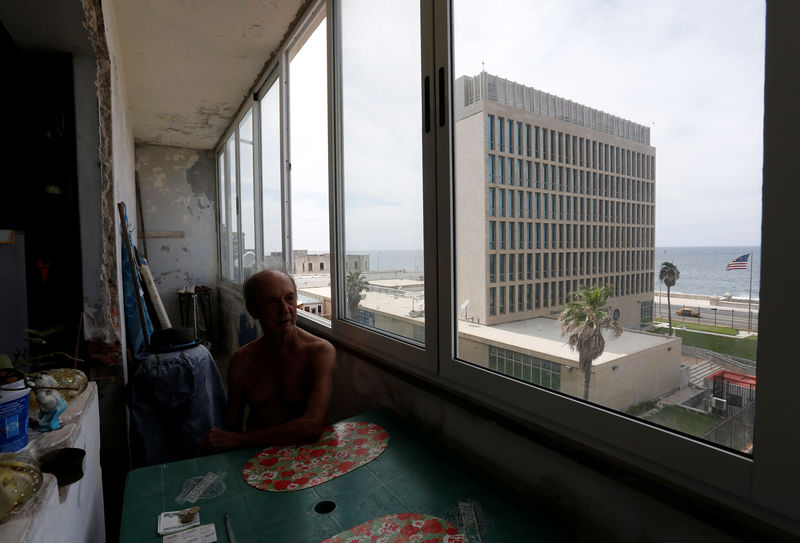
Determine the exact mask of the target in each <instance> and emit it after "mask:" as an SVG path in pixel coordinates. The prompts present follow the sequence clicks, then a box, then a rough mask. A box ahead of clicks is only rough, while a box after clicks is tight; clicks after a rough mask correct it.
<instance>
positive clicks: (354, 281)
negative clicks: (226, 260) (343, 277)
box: [345, 270, 367, 319]
mask: <svg viewBox="0 0 800 543" xmlns="http://www.w3.org/2000/svg"><path fill="white" fill-rule="evenodd" d="M365 288H367V280H366V279H365V278H364V276H362V275H361V272H360V271H357V270H356V271H349V272H347V284H346V286H345V295H346V297H347V316H348V317H349V318H351V319H354V318H356V309H358V304H359V303H360V302H361V291H362V290H364V289H365Z"/></svg>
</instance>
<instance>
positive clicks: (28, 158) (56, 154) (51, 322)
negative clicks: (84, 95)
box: [0, 30, 83, 354]
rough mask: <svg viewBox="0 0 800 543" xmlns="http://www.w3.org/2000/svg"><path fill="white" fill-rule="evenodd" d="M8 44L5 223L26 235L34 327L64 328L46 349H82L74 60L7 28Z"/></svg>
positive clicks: (1, 205) (1, 224) (0, 208)
mask: <svg viewBox="0 0 800 543" xmlns="http://www.w3.org/2000/svg"><path fill="white" fill-rule="evenodd" d="M2 47H3V54H2V56H3V66H4V68H5V70H4V71H5V73H4V76H5V77H4V78H3V79H4V84H3V85H2V96H3V102H2V103H3V104H4V105H5V108H4V109H5V111H4V116H5V119H4V121H5V122H4V123H3V125H4V130H3V131H2V134H3V135H2V138H3V140H2V141H3V147H2V148H3V149H4V150H5V157H6V160H5V161H4V164H3V167H2V170H0V171H2V172H3V174H2V178H3V182H2V185H1V186H2V192H3V195H2V197H0V228H2V229H13V230H22V231H24V232H25V265H26V277H27V286H28V293H27V300H28V326H29V327H30V328H33V329H38V330H42V329H48V328H51V327H63V331H61V332H58V333H56V334H53V335H52V336H50V338H49V339H48V345H47V346H46V350H47V351H54V350H58V351H64V352H67V353H70V354H74V351H75V345H76V338H77V334H78V326H79V322H80V316H81V312H82V303H83V293H82V288H81V252H80V231H79V228H80V215H79V211H78V186H77V168H76V151H75V143H76V142H75V114H74V111H75V108H74V96H73V73H72V72H73V70H72V57H71V55H69V54H59V53H28V52H24V51H21V50H19V49H18V48H17V47H16V45H15V44H14V43H13V41H12V40H11V39H10V38H9V37H8V34H7V33H6V32H5V31H4V30H3V39H2ZM36 348H37V346H36V345H32V346H31V350H32V352H34V353H35V352H36Z"/></svg>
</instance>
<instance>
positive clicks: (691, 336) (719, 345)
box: [653, 328, 758, 361]
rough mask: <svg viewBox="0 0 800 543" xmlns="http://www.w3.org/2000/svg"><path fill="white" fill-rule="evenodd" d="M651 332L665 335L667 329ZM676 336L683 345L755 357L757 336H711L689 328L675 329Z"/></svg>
mask: <svg viewBox="0 0 800 543" xmlns="http://www.w3.org/2000/svg"><path fill="white" fill-rule="evenodd" d="M653 332H655V333H657V334H664V335H667V334H668V333H669V330H668V329H667V328H656V329H655V330H653ZM675 333H676V335H677V336H678V337H680V338H681V339H683V343H684V345H689V346H691V347H698V348H700V349H708V350H709V351H714V352H715V353H721V354H729V355H731V356H738V357H740V358H746V359H747V360H753V361H755V359H756V345H758V336H750V337H746V338H735V337H725V336H712V335H709V334H698V333H695V332H691V331H689V330H675Z"/></svg>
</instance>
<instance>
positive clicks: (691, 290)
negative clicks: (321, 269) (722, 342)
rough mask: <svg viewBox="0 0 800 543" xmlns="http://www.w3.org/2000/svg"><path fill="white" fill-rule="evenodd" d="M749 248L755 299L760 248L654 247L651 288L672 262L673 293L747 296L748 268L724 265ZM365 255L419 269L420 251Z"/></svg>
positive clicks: (394, 266) (378, 267)
mask: <svg viewBox="0 0 800 543" xmlns="http://www.w3.org/2000/svg"><path fill="white" fill-rule="evenodd" d="M750 251H753V257H752V260H753V262H750V263H748V266H753V299H758V292H759V289H758V287H759V284H760V283H759V280H760V271H761V248H760V247H747V246H740V247H656V249H655V277H656V280H655V285H654V287H655V288H654V290H655V292H658V291H659V289H661V290H662V291H664V292H666V287H664V284H663V283H661V282H660V281H658V270H659V268H660V267H661V263H662V262H672V263H673V264H675V265H676V266H677V267H678V271H680V273H681V276H680V279H678V282H677V283H676V284H675V286H674V287H672V290H673V291H674V292H682V293H684V294H706V295H709V296H721V295H723V294H725V293H730V294H731V295H733V296H734V297H735V298H747V295H748V291H749V288H750V268H749V267H748V269H746V270H732V271H725V266H727V265H728V263H729V262H730V261H731V260H733V259H734V258H737V257H740V256H742V255H744V254H748V253H750ZM354 252H358V253H360V254H364V253H367V254H369V265H370V269H372V270H375V271H387V270H403V269H404V270H406V271H423V265H424V258H423V254H422V250H418V251H354Z"/></svg>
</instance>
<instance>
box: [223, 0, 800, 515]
mask: <svg viewBox="0 0 800 543" xmlns="http://www.w3.org/2000/svg"><path fill="white" fill-rule="evenodd" d="M337 3H338V0H331V1H330V2H329V3H328V4H327V5H326V4H325V2H324V1H322V0H319V1H318V2H316V3H315V4H314V5H313V6H312V7H311V9H310V11H309V15H308V16H307V18H306V21H305V23H304V24H301V25H298V29H297V30H295V31H294V33H293V35H292V37H291V38H290V39H289V41H288V43H287V44H286V45H285V46H284V47H283V49H282V51H281V52H280V53H279V55H278V56H277V60H276V61H275V62H274V63H273V65H272V66H271V67H270V68H269V69H268V70H267V73H268V74H272V75H269V76H265V81H262V83H261V87H264V85H265V84H266V79H267V78H269V77H273V78H274V77H277V76H275V75H274V74H280V82H281V134H282V149H281V153H282V163H283V165H284V168H283V172H282V187H283V190H284V194H283V196H284V208H285V209H284V217H283V225H284V256H285V260H286V261H287V269H290V268H288V267H289V266H290V265H291V251H290V249H291V232H290V225H291V220H290V218H291V201H290V179H289V178H290V171H289V158H288V157H289V137H288V134H289V126H288V123H289V119H288V84H289V79H288V60H289V59H288V54H289V53H288V52H289V51H290V50H291V49H292V48H293V47H295V46H296V45H297V44H298V42H300V41H301V40H302V39H303V35H304V34H303V33H304V32H307V30H308V27H309V25H310V24H311V22H313V20H316V19H315V18H318V17H320V16H322V14H323V12H325V11H326V12H327V13H326V15H327V25H328V73H329V76H328V100H329V119H328V126H329V191H330V199H329V206H330V218H331V219H330V232H331V239H330V247H331V255H332V258H331V270H330V273H331V284H332V300H331V302H332V305H333V315H332V320H331V322H330V323H328V322H327V321H325V320H323V319H319V318H316V317H315V316H314V315H305V314H303V315H301V317H300V322H301V324H302V325H303V326H304V327H307V328H309V329H311V330H312V331H315V332H317V333H319V334H321V335H326V336H329V337H331V338H332V339H334V340H336V341H337V342H339V343H341V344H343V345H346V346H348V347H351V348H354V349H357V350H359V351H361V352H363V353H365V354H366V355H369V356H372V357H375V358H376V359H378V360H380V361H381V362H384V363H387V364H389V365H391V366H394V367H396V368H398V369H400V370H401V371H405V372H407V373H409V374H413V375H416V376H421V377H423V378H424V379H425V380H426V381H427V382H429V383H432V384H433V385H435V386H439V387H441V388H442V389H444V390H447V391H449V392H455V393H457V394H460V395H462V396H464V397H467V398H470V399H471V400H472V401H474V402H476V403H477V404H481V405H484V406H488V407H489V408H490V409H493V410H495V411H497V412H498V413H500V414H501V415H502V414H506V415H508V416H510V417H513V418H514V419H516V420H522V421H524V423H526V424H529V425H531V426H532V427H534V428H537V427H538V428H542V429H545V430H546V431H548V432H552V433H553V434H555V435H558V436H561V437H562V438H564V439H566V440H569V441H572V442H574V443H576V444H578V445H579V446H580V447H586V448H589V449H590V450H593V451H596V453H597V454H599V455H608V456H610V457H611V458H613V459H614V461H615V462H618V463H620V464H622V465H627V466H629V467H631V468H633V469H635V470H641V471H642V472H644V473H647V474H650V476H652V477H654V478H656V479H661V480H664V481H668V482H669V484H670V485H671V486H677V487H681V488H683V489H685V490H687V491H689V492H691V493H696V494H697V495H699V496H702V497H703V498H705V499H710V500H713V501H716V502H719V503H722V504H724V505H727V506H729V507H732V508H734V509H737V510H740V511H743V512H746V513H748V514H751V515H754V516H755V517H757V518H760V519H762V520H765V521H767V522H770V523H773V524H775V525H776V526H779V527H783V528H785V529H788V530H797V526H798V523H800V508H797V507H795V506H796V504H797V495H796V492H797V491H796V489H797V488H800V463H798V462H796V458H798V457H800V444H798V442H799V441H800V440H798V439H797V438H796V437H793V438H791V439H784V436H798V435H800V418H798V417H787V416H785V414H786V413H790V412H794V410H793V409H792V402H791V401H790V398H793V397H794V391H793V390H792V388H793V387H792V383H793V382H796V380H798V379H800V365H798V364H794V363H793V362H792V363H789V361H788V358H787V354H788V353H790V352H792V351H790V350H788V340H787V339H786V337H781V336H779V335H778V334H771V333H770V332H769V330H768V329H766V328H765V329H763V330H762V331H761V334H760V336H759V346H758V353H759V359H761V360H770V362H771V363H770V364H766V363H763V364H762V367H761V368H759V374H758V379H759V392H760V394H759V396H760V398H759V405H758V409H757V413H756V433H757V434H758V437H757V441H756V450H755V453H754V454H753V456H752V457H750V456H746V455H743V454H739V453H736V452H731V451H726V450H724V449H720V448H718V447H716V446H714V445H712V444H709V443H705V442H702V441H699V440H696V439H692V438H688V437H685V436H682V435H679V434H676V433H674V432H671V431H669V430H666V429H662V428H658V427H655V426H651V425H649V424H647V423H645V422H643V421H640V420H638V419H636V418H633V417H631V416H628V415H625V414H622V413H618V412H615V411H612V410H610V409H607V408H604V407H602V406H597V405H592V404H589V403H587V402H584V401H583V400H580V399H577V398H572V397H569V396H566V395H564V394H561V393H557V392H553V391H550V390H547V389H544V388H537V387H532V386H530V385H526V384H524V383H520V382H518V381H515V380H513V379H510V378H508V377H505V376H502V375H498V374H496V373H494V372H491V371H489V370H488V369H486V368H481V367H477V366H474V365H471V364H469V363H465V362H461V361H459V360H456V359H455V358H454V353H455V347H456V342H455V338H456V323H457V322H458V320H457V319H458V315H457V310H458V308H457V305H456V304H455V296H454V293H455V282H454V277H455V274H454V269H453V262H454V253H453V251H454V247H455V244H454V241H453V240H454V237H455V236H456V235H458V233H457V232H454V230H453V225H454V224H455V222H454V220H453V217H454V213H457V210H454V208H453V202H454V195H455V191H454V187H453V171H454V165H453V156H452V153H451V149H452V140H453V126H452V119H453V116H452V111H451V104H452V100H453V93H452V89H451V88H450V85H451V82H452V77H453V74H452V73H451V67H452V44H451V43H450V36H451V27H450V10H451V4H450V1H449V0H421V21H422V23H421V24H422V27H421V42H422V43H421V47H422V73H421V77H420V84H421V85H422V86H423V90H422V94H423V101H424V96H425V89H426V84H427V85H428V87H427V88H428V89H429V96H430V100H431V106H430V107H431V110H430V115H431V123H432V126H433V127H434V128H433V129H432V130H431V131H430V132H428V133H423V134H422V148H423V179H425V183H424V187H425V188H424V194H423V198H424V204H423V206H424V207H423V209H424V221H425V226H426V228H425V235H424V238H425V239H424V242H425V250H424V255H425V277H426V282H425V297H426V335H425V347H420V346H418V345H415V344H413V342H409V341H406V340H400V339H397V338H395V337H392V336H391V335H390V334H386V333H383V332H380V331H377V330H374V329H369V328H366V327H364V326H361V325H358V324H355V323H353V322H351V321H347V320H344V319H342V318H340V317H341V313H342V308H339V307H338V305H339V304H337V299H340V297H343V294H344V282H343V281H338V280H337V279H338V278H339V277H344V276H345V274H344V256H343V254H342V253H341V248H342V247H343V246H344V244H343V238H342V236H343V224H344V221H343V216H342V212H341V210H342V209H343V207H342V205H343V199H342V190H341V187H342V183H343V180H342V171H341V160H340V157H341V152H342V146H341V131H340V128H339V127H340V123H341V113H342V112H341V102H340V96H339V92H338V90H337V89H339V88H340V85H341V84H342V82H341V80H339V77H340V70H338V66H339V65H340V64H339V63H340V61H341V59H340V57H339V54H340V53H339V47H338V44H337V42H336V41H337V40H336V37H337V32H338V31H337V28H336V25H337V24H338V16H337V14H336V6H337ZM775 19H777V16H776V17H775ZM767 21H768V23H767V31H768V32H769V31H770V29H772V30H773V31H775V32H778V29H777V26H778V25H777V24H776V22H777V21H773V22H772V23H770V15H769V12H768V14H767ZM776 39H778V38H776ZM769 43H770V36H769V35H768V36H767V44H768V46H767V66H768V73H769V66H770V63H773V64H776V65H777V64H780V63H781V61H783V62H784V64H785V66H778V67H775V68H773V70H774V71H778V70H779V69H780V68H783V71H784V72H785V71H786V66H788V65H791V62H790V61H791V60H792V57H791V54H788V55H787V59H781V58H780V56H781V53H780V52H779V51H778V47H775V48H774V49H773V50H772V52H770V51H771V50H770V47H769ZM773 77H775V78H777V77H778V76H773ZM767 80H769V75H767ZM773 85H775V83H774V82H773ZM256 88H259V87H258V86H257V87H256ZM767 88H768V89H769V88H770V87H769V85H767ZM440 92H442V93H443V94H441V95H440ZM439 96H444V97H445V98H446V99H445V100H444V102H443V107H442V104H440V103H437V102H439V100H438V98H439ZM249 105H251V104H248V105H246V106H243V107H244V110H246V109H247V107H249ZM765 106H766V107H765V112H766V117H767V119H768V120H769V118H770V111H771V107H770V102H768V101H766V99H765ZM254 107H255V108H257V107H258V102H257V100H256V101H255V106H254ZM777 107H778V106H777V105H775V106H772V108H777ZM423 110H424V104H423ZM242 114H243V113H241V112H240V114H239V115H237V117H236V119H235V120H234V122H233V123H232V127H234V129H235V128H236V127H238V122H239V119H240V117H241V115H242ZM421 114H423V116H424V114H425V112H424V111H422V112H421ZM772 115H773V117H775V118H777V115H776V114H775V113H773V114H772ZM256 119H258V120H259V121H260V112H259V111H258V110H257V109H256V110H254V123H255V122H256ZM440 120H441V121H443V122H442V124H440V122H439V121H440ZM773 124H775V123H773ZM770 126H771V125H769V124H767V123H766V122H765V130H764V133H765V140H764V152H765V174H764V186H765V187H768V188H769V189H770V190H771V191H772V193H775V192H778V191H782V190H786V189H785V188H783V186H782V185H781V184H780V183H781V182H780V179H783V178H790V176H791V175H792V173H793V172H792V170H791V169H790V168H789V166H788V165H787V164H784V163H783V162H781V159H780V157H779V158H775V159H773V163H774V165H771V164H770V161H769V159H768V157H769V153H770V152H774V153H775V154H776V156H777V155H778V153H779V152H780V151H781V149H782V147H781V146H782V145H785V144H784V143H783V142H782V141H777V140H778V139H779V138H778V137H777V136H775V137H771V135H770V131H769V130H767V129H768V128H770ZM531 128H532V129H534V130H535V129H536V127H533V126H532V127H531ZM786 133H790V132H789V131H788V130H787V131H786ZM228 137H229V136H228V134H226V135H225V137H223V138H222V140H221V141H222V144H221V148H222V149H224V145H225V142H226V141H227V138H228ZM795 137H796V136H795ZM256 138H257V139H260V131H258V135H257V136H256ZM237 144H238V138H237ZM255 148H256V149H259V150H260V143H258V144H256V146H255ZM579 150H580V149H579ZM256 153H257V157H258V156H259V154H260V151H256ZM534 154H535V153H534ZM587 156H588V155H587ZM573 158H575V156H574V155H573ZM612 159H613V155H612ZM237 162H238V161H237ZM789 162H791V161H789ZM256 164H257V166H256V168H255V170H256V171H259V172H260V168H261V163H260V160H257V162H256ZM771 166H772V167H771ZM237 167H238V164H237ZM217 169H218V168H217ZM225 172H226V176H227V168H226V169H225ZM256 177H257V179H258V187H259V189H257V191H260V180H261V177H260V175H257V176H256ZM220 186H222V183H221V184H220ZM767 192H768V190H767V189H766V188H765V194H766V193H767ZM787 200H788V199H787ZM764 205H765V206H766V202H765V204H764ZM256 207H257V209H256V217H257V225H256V232H257V234H256V235H257V236H260V235H261V231H262V229H261V226H260V224H261V223H260V199H257V204H256ZM780 220H781V219H780V215H779V214H772V215H769V214H767V213H764V216H763V226H762V228H763V231H764V232H766V231H769V232H770V234H771V236H772V237H774V239H775V240H778V241H780V240H782V239H783V238H782V237H781V234H775V232H781V229H782V228H783V227H782V225H781V224H780V222H779V221H780ZM228 221H229V222H230V215H229V216H228ZM771 242H772V243H771ZM777 244H778V243H777V241H773V240H772V239H771V237H768V236H766V235H765V236H764V238H763V239H762V251H764V253H765V254H769V250H770V247H773V250H775V249H774V245H777ZM775 254H779V253H778V251H775ZM776 258H777V257H776ZM764 260H765V261H766V260H767V258H765V259H764ZM777 262H778V261H777V260H773V265H776V263H777ZM765 271H767V270H763V271H762V277H767V276H766V275H763V273H764V272H765ZM780 273H783V276H784V277H786V276H788V273H787V271H785V270H784V271H783V272H777V271H776V272H775V274H774V275H778V276H780V275H779V274H780ZM761 292H762V306H761V312H760V320H761V322H770V323H780V322H781V319H782V318H785V315H784V314H783V312H785V310H782V309H781V307H780V304H779V303H775V302H770V298H769V295H770V290H769V287H768V286H767V284H766V283H765V282H762V289H761ZM772 299H773V300H774V299H775V298H772ZM301 313H305V312H301ZM767 357H769V358H767Z"/></svg>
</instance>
